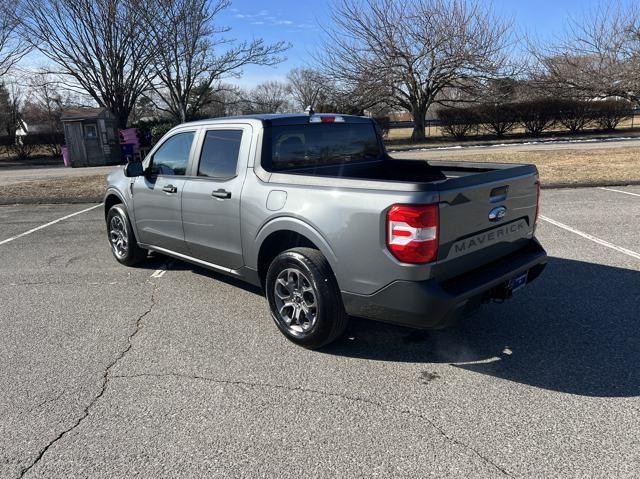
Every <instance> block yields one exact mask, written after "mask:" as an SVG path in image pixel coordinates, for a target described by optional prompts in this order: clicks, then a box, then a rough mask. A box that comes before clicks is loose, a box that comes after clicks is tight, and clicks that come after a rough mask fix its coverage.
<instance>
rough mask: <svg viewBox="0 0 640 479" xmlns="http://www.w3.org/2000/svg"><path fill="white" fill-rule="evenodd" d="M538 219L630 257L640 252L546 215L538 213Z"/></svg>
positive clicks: (638, 254)
mask: <svg viewBox="0 0 640 479" xmlns="http://www.w3.org/2000/svg"><path fill="white" fill-rule="evenodd" d="M540 219H541V220H543V221H546V222H547V223H551V224H552V225H555V226H557V227H558V228H562V229H564V230H567V231H570V232H571V233H575V234H577V235H578V236H582V237H583V238H586V239H588V240H590V241H593V242H594V243H598V244H600V245H602V246H606V247H607V248H611V249H613V250H616V251H618V252H619V253H623V254H626V255H627V256H631V257H632V258H636V259H640V253H636V252H635V251H631V250H630V249H626V248H623V247H622V246H618V245H615V244H613V243H609V242H608V241H605V240H602V239H600V238H596V237H595V236H591V235H590V234H588V233H584V232H583V231H580V230H577V229H575V228H572V227H571V226H567V225H565V224H563V223H560V222H559V221H556V220H552V219H551V218H547V217H546V216H542V215H540Z"/></svg>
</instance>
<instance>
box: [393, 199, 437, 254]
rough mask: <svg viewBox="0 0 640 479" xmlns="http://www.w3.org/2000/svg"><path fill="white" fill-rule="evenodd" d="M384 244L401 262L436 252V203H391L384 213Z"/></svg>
mask: <svg viewBox="0 0 640 479" xmlns="http://www.w3.org/2000/svg"><path fill="white" fill-rule="evenodd" d="M387 247H388V248H389V251H391V254H393V256H395V257H396V258H397V259H398V260H399V261H401V262H403V263H412V264H423V263H430V262H432V261H435V260H436V258H437V256H438V205H436V204H432V205H394V206H392V207H391V209H390V210H389V213H388V214H387Z"/></svg>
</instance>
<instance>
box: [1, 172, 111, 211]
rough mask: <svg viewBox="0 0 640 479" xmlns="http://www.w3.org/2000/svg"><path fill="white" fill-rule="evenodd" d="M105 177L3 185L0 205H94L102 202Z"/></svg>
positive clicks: (105, 182) (95, 176) (96, 176)
mask: <svg viewBox="0 0 640 479" xmlns="http://www.w3.org/2000/svg"><path fill="white" fill-rule="evenodd" d="M106 184H107V175H104V174H102V175H93V176H84V177H79V178H56V179H55V180H51V179H47V180H43V181H28V182H24V183H17V184H13V185H5V186H3V187H2V188H1V189H0V205H7V204H14V203H94V202H96V203H97V202H100V201H102V197H103V195H104V191H105V188H106Z"/></svg>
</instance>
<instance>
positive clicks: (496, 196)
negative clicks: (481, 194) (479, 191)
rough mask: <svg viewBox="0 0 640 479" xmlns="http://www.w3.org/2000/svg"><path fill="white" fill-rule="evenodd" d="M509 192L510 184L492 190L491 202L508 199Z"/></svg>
mask: <svg viewBox="0 0 640 479" xmlns="http://www.w3.org/2000/svg"><path fill="white" fill-rule="evenodd" d="M507 193H509V185H506V186H498V187H497V188H494V189H492V190H491V196H490V198H489V201H490V202H491V203H498V202H500V201H504V200H506V199H507Z"/></svg>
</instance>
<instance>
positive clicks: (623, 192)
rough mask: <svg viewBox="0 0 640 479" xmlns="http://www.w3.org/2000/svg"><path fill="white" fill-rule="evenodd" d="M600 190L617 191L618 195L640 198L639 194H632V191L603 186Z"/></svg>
mask: <svg viewBox="0 0 640 479" xmlns="http://www.w3.org/2000/svg"><path fill="white" fill-rule="evenodd" d="M600 189H601V190H607V191H615V192H616V193H622V194H623V195H631V196H640V195H639V194H638V193H631V192H630V191H622V190H616V189H614V188H605V187H604V186H601V187H600Z"/></svg>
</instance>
